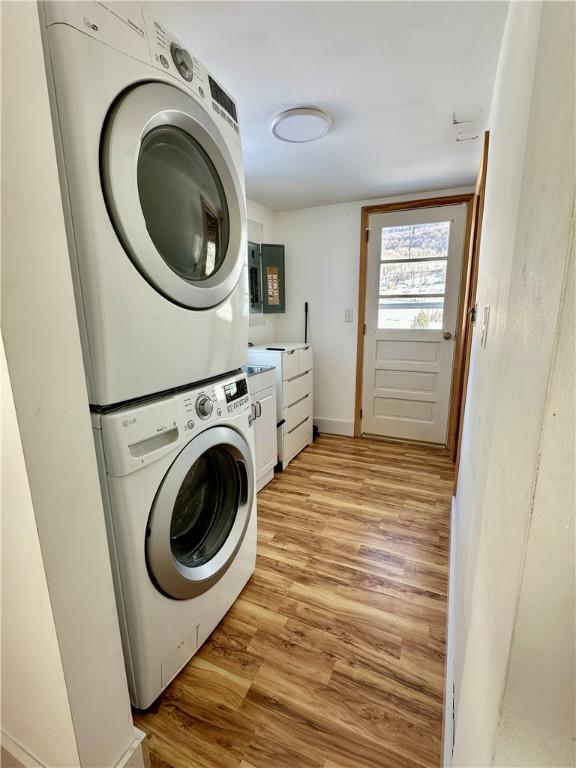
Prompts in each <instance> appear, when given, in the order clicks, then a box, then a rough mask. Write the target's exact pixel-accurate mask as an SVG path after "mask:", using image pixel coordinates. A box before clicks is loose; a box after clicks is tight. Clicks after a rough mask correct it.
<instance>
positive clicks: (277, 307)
mask: <svg viewBox="0 0 576 768" xmlns="http://www.w3.org/2000/svg"><path fill="white" fill-rule="evenodd" d="M260 253H261V255H262V287H263V289H264V290H263V296H262V302H263V312H264V314H272V313H279V314H281V313H283V312H285V311H286V290H285V274H284V246H283V245H268V244H265V243H263V244H262V245H261V246H260Z"/></svg>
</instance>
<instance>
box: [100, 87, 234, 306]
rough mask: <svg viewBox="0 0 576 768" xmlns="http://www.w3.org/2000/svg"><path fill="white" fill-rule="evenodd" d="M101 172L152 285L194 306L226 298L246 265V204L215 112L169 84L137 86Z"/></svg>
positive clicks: (105, 150)
mask: <svg viewBox="0 0 576 768" xmlns="http://www.w3.org/2000/svg"><path fill="white" fill-rule="evenodd" d="M101 172H102V186H103V189H104V194H105V198H106V204H107V206H108V210H109V213H110V216H111V219H112V222H113V224H114V227H115V229H116V232H117V234H118V237H119V238H120V240H121V242H122V244H123V246H124V248H125V250H126V251H127V253H128V255H129V256H130V258H131V259H132V261H133V262H134V264H135V265H136V267H137V268H138V269H139V270H140V272H141V273H142V274H143V275H144V277H145V278H146V279H147V280H148V281H149V282H150V283H151V285H152V286H154V288H156V290H158V291H159V292H160V293H162V294H163V295H164V296H165V297H166V298H167V299H170V300H171V301H173V302H175V303H177V304H180V305H182V306H184V307H188V308H191V309H207V308H208V307H213V306H215V305H217V304H219V303H220V302H222V301H224V299H226V298H227V296H228V295H229V294H230V293H231V291H232V290H233V289H234V287H235V286H236V284H237V282H238V279H239V277H240V274H241V272H242V267H243V265H244V261H245V248H244V247H243V245H242V244H243V243H244V242H245V231H246V206H245V202H244V192H243V187H242V183H241V181H240V178H239V176H238V172H237V170H236V166H235V164H234V160H233V158H232V156H231V154H230V152H229V150H228V148H227V146H226V143H225V141H224V139H223V137H222V134H221V133H220V131H219V129H218V127H217V126H216V124H215V123H214V121H213V120H212V118H211V117H210V115H209V114H208V113H207V112H206V110H205V109H203V107H202V106H201V105H200V104H198V103H197V102H196V101H195V100H194V99H193V98H192V97H190V96H188V95H187V94H186V93H184V92H183V91H181V90H180V89H178V88H176V87H174V86H171V85H167V84H165V83H146V84H143V85H139V86H136V87H135V88H132V89H131V90H130V91H127V92H126V93H125V94H124V95H122V96H121V97H120V98H119V99H118V100H117V102H116V104H115V106H114V107H113V109H112V110H111V112H110V114H109V116H108V119H107V121H106V125H105V128H104V133H103V137H102V147H101Z"/></svg>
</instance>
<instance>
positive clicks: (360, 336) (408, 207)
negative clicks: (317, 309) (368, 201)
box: [354, 192, 476, 449]
mask: <svg viewBox="0 0 576 768" xmlns="http://www.w3.org/2000/svg"><path fill="white" fill-rule="evenodd" d="M475 199H476V195H475V194H474V193H473V192H469V193H466V194H462V195H447V196H445V197H427V198H424V199H419V200H408V201H403V202H399V203H382V204H380V205H364V206H362V209H361V212H360V269H359V276H358V328H357V335H356V396H355V403H354V437H360V436H361V434H362V416H361V413H362V384H363V381H362V379H363V373H364V334H365V324H366V273H367V269H368V230H369V227H368V224H369V219H370V216H371V215H372V214H374V213H391V212H392V211H415V210H418V209H419V208H440V207H441V206H445V205H461V204H462V203H466V205H467V207H468V209H467V214H466V235H465V240H464V257H463V259H462V276H464V275H466V276H468V272H469V257H470V234H471V231H472V208H473V204H474V201H475ZM466 279H468V277H466ZM462 283H463V277H461V279H460V294H459V299H458V314H457V316H456V328H457V329H458V330H457V333H456V345H455V349H454V364H453V368H452V388H451V392H450V411H449V414H448V425H449V430H448V447H449V448H450V449H452V446H453V443H454V439H455V434H456V433H455V431H454V432H450V429H454V430H455V425H456V424H457V423H458V422H457V420H456V416H455V415H454V414H453V407H454V404H455V403H456V402H458V403H460V401H461V398H460V397H458V398H455V397H452V393H453V392H456V389H454V386H455V382H454V371H455V370H456V360H460V357H461V355H462V352H463V350H464V345H463V342H464V338H463V335H462V333H461V331H460V329H461V327H462V323H463V322H465V319H464V320H463V316H462V313H464V311H465V308H466V306H467V305H466V303H465V301H464V293H466V292H464V293H463V285H462ZM467 295H468V294H467V293H466V296H467ZM459 370H462V369H461V366H459Z"/></svg>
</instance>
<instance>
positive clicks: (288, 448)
mask: <svg viewBox="0 0 576 768" xmlns="http://www.w3.org/2000/svg"><path fill="white" fill-rule="evenodd" d="M248 363H249V364H250V365H273V366H274V368H275V369H276V418H277V422H278V424H279V427H278V457H279V460H280V463H281V464H282V467H283V468H286V467H287V466H288V464H289V463H290V461H292V459H293V458H294V456H296V454H298V453H299V452H300V451H301V450H302V449H303V448H305V447H306V446H307V445H309V444H310V443H311V442H312V433H313V427H312V400H313V386H312V382H313V367H314V364H313V350H312V345H311V344H281V343H278V342H276V343H273V344H270V345H269V346H262V347H250V348H249V349H248Z"/></svg>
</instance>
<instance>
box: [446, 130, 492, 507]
mask: <svg viewBox="0 0 576 768" xmlns="http://www.w3.org/2000/svg"><path fill="white" fill-rule="evenodd" d="M489 148H490V132H489V131H485V132H484V139H483V144H482V156H481V158H480V170H479V172H478V178H477V180H476V189H475V192H474V200H473V203H472V206H470V209H471V210H470V211H469V212H470V217H469V218H470V232H469V233H468V236H469V241H468V247H467V254H466V265H465V269H466V283H465V285H464V288H465V293H462V294H461V296H460V299H461V304H462V306H461V307H460V308H459V310H458V321H459V326H458V335H459V339H457V341H459V342H460V346H457V347H456V351H455V354H457V355H458V358H456V360H455V363H454V371H453V374H454V377H453V380H452V391H453V392H454V393H455V396H454V397H453V398H452V399H453V400H454V402H453V403H451V409H450V418H451V419H452V423H451V427H450V428H451V429H452V443H451V445H450V446H449V447H450V450H451V452H452V461H453V462H455V464H456V471H455V473H454V495H455V494H456V489H457V487H458V469H459V466H460V445H461V441H462V427H463V423H464V410H465V408H466V390H467V388H468V374H469V371H470V353H471V350H472V334H473V331H474V326H473V325H472V323H471V322H470V313H471V310H472V308H473V307H474V305H475V304H476V287H477V284H478V266H479V256H480V240H481V237H482V219H483V217H484V198H485V192H486V176H487V173H488V151H489ZM457 363H458V369H457V368H456V364H457Z"/></svg>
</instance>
